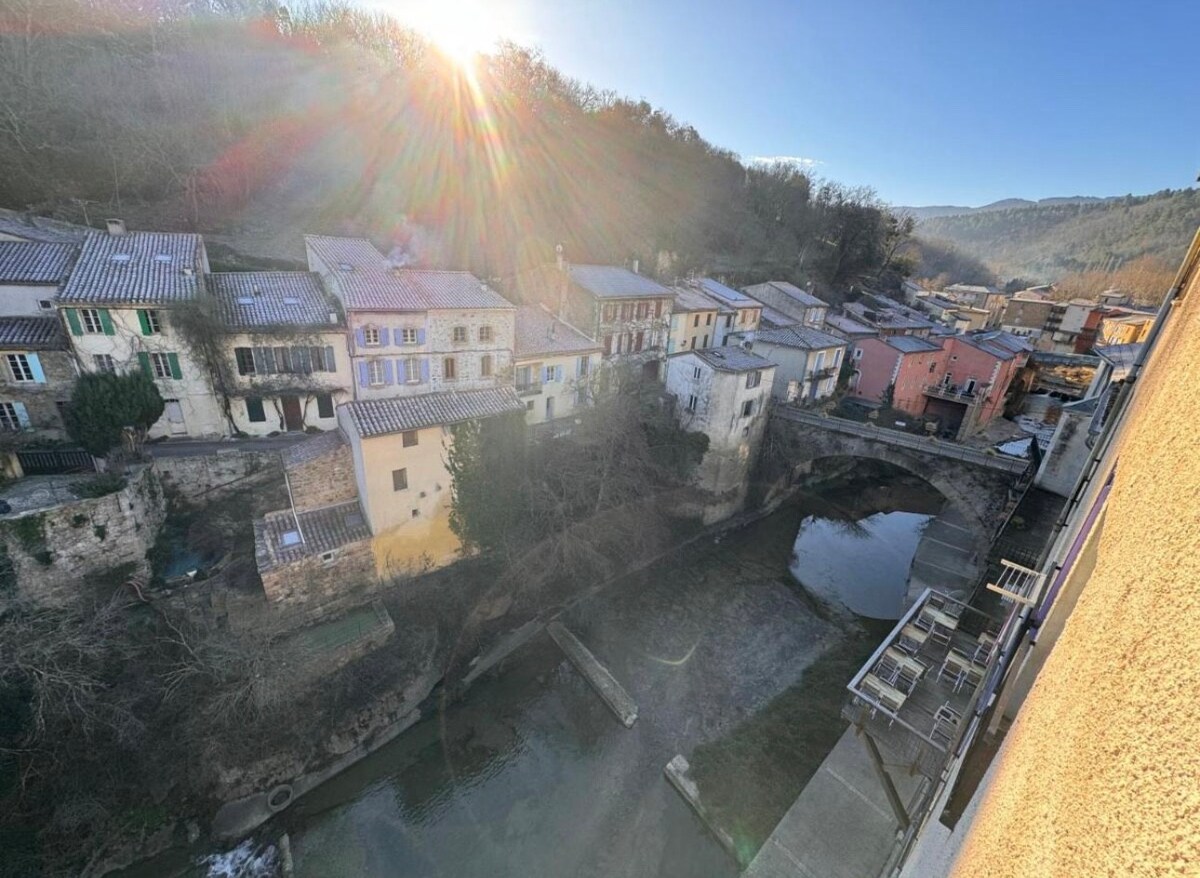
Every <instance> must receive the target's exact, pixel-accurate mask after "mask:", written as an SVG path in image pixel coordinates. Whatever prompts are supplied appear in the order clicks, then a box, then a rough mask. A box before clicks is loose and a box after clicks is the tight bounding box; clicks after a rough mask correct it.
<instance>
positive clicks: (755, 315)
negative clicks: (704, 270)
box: [685, 277, 763, 347]
mask: <svg viewBox="0 0 1200 878" xmlns="http://www.w3.org/2000/svg"><path fill="white" fill-rule="evenodd" d="M685 283H686V284H687V286H689V287H693V288H695V289H698V290H700V292H702V293H704V294H705V295H706V296H708V297H709V298H711V299H715V300H716V302H717V304H718V305H720V306H721V312H720V315H719V320H720V323H719V326H718V330H717V336H716V338H715V339H714V341H713V347H724V346H725V345H726V344H728V339H729V336H730V334H731V333H734V332H746V333H749V332H754V331H755V330H756V329H758V327H759V324H760V322H761V320H762V313H763V307H762V302H759V301H758V300H757V299H752V298H750V297H749V296H747V295H746V294H745V293H743V292H740V291H738V290H735V289H734V288H733V287H727V286H725V284H723V283H721V282H719V281H715V280H713V279H712V278H711V277H695V278H690V279H689V280H687V281H685Z"/></svg>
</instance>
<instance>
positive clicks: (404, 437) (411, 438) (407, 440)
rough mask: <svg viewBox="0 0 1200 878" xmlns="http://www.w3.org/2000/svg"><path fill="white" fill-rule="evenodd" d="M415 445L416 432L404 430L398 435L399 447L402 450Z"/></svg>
mask: <svg viewBox="0 0 1200 878" xmlns="http://www.w3.org/2000/svg"><path fill="white" fill-rule="evenodd" d="M416 444H417V431H416V430H405V431H404V432H403V433H401V434H400V445H401V447H403V448H412V447H413V446H414V445H416Z"/></svg>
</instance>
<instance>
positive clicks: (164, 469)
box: [154, 448, 283, 503]
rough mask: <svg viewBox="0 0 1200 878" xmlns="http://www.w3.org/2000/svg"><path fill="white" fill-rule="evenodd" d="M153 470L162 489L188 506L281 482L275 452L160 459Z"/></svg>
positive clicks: (242, 452) (281, 476) (219, 453)
mask: <svg viewBox="0 0 1200 878" xmlns="http://www.w3.org/2000/svg"><path fill="white" fill-rule="evenodd" d="M154 468H155V469H156V470H157V471H158V473H159V475H160V476H161V477H162V482H163V485H164V486H165V487H168V488H170V489H172V490H174V491H175V492H177V493H178V494H179V496H180V497H181V498H183V499H184V500H187V501H189V502H197V501H199V502H205V503H207V502H210V501H212V500H215V499H217V498H218V497H220V496H222V495H223V494H227V493H232V492H234V491H239V490H242V489H243V488H246V487H248V486H250V485H253V484H255V483H257V482H269V481H274V480H282V479H283V467H282V464H281V463H280V459H279V454H278V453H277V452H274V451H242V450H240V449H232V448H231V449H230V450H228V451H218V452H217V453H216V454H210V455H201V456H196V457H159V458H156V459H155V462H154Z"/></svg>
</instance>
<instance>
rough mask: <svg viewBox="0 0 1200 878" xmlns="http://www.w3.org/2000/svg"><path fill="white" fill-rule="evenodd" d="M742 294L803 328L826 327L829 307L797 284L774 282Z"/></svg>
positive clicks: (768, 282) (755, 287)
mask: <svg viewBox="0 0 1200 878" xmlns="http://www.w3.org/2000/svg"><path fill="white" fill-rule="evenodd" d="M742 292H744V293H745V294H746V295H747V296H750V297H751V298H753V299H757V300H758V301H760V302H762V303H763V304H764V305H769V306H770V307H771V308H772V309H774V310H775V311H778V312H780V313H782V314H785V315H786V316H788V317H790V318H792V319H794V320H796V321H797V322H799V324H800V325H802V326H808V327H811V328H812V329H820V328H821V327H822V326H824V325H825V315H826V313H828V311H829V305H828V304H827V303H826V302H823V301H821V300H820V299H818V298H817V297H816V296H814V295H813V294H812V293H811V292H807V291H805V290H802V289H800V288H799V287H798V286H796V285H795V284H790V283H788V282H787V281H782V280H772V281H767V282H766V283H761V284H753V285H752V286H748V287H745V288H744V289H743V290H742Z"/></svg>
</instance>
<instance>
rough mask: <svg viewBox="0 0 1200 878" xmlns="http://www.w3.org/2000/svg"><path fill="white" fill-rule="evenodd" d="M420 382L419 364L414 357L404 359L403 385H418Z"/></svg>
mask: <svg viewBox="0 0 1200 878" xmlns="http://www.w3.org/2000/svg"><path fill="white" fill-rule="evenodd" d="M420 381H421V362H420V361H419V360H418V359H417V358H416V357H405V359H404V383H405V384H419V383H420Z"/></svg>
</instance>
